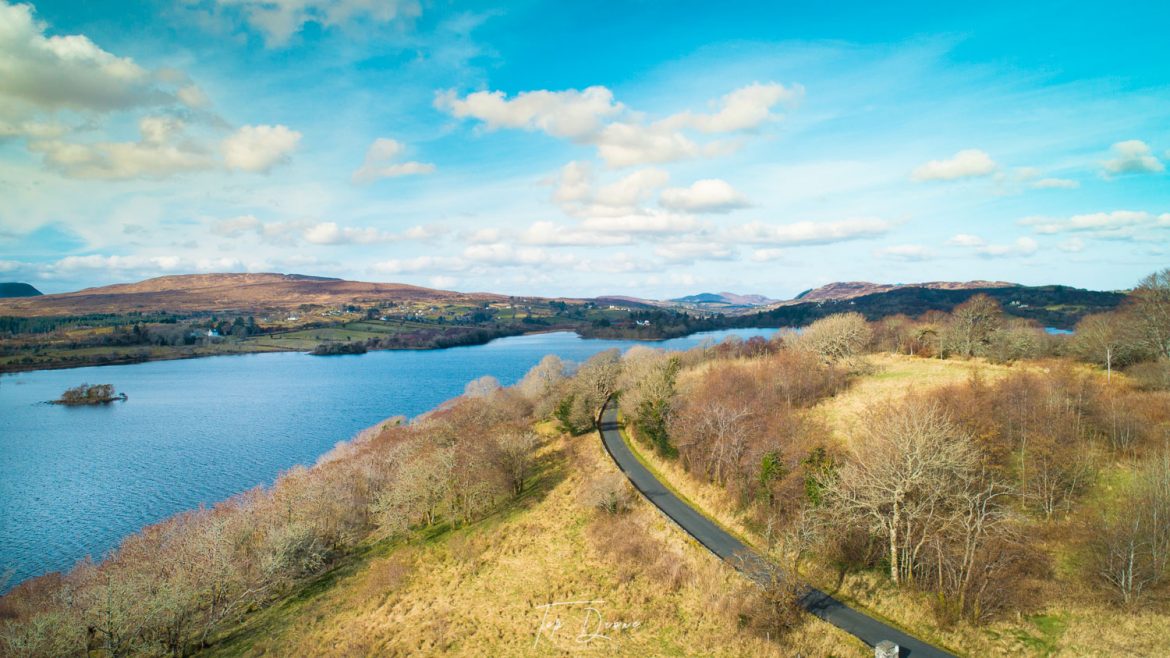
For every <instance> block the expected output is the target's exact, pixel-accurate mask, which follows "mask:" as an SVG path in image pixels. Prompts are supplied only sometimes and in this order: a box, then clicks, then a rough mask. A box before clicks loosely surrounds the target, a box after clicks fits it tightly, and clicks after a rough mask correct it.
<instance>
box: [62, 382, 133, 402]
mask: <svg viewBox="0 0 1170 658" xmlns="http://www.w3.org/2000/svg"><path fill="white" fill-rule="evenodd" d="M117 400H126V394H125V393H117V392H115V391H114V385H113V384H94V385H92V386H90V385H89V384H81V385H78V386H74V387H73V388H69V389H66V390H65V392H64V393H62V394H61V397H60V398H58V399H56V400H53V401H52V403H53V404H65V405H69V406H79V405H92V404H109V403H111V402H114V401H117Z"/></svg>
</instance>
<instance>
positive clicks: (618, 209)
mask: <svg viewBox="0 0 1170 658" xmlns="http://www.w3.org/2000/svg"><path fill="white" fill-rule="evenodd" d="M669 180H670V174H668V173H666V172H665V171H662V170H661V169H640V170H638V171H635V172H633V173H631V174H629V175H627V176H625V177H623V178H621V179H618V180H617V181H614V182H612V183H609V184H608V185H603V186H601V187H597V186H596V181H595V180H594V175H593V169H592V168H591V167H590V166H589V165H588V163H583V162H576V161H574V162H570V163H569V164H567V165H565V166H564V167H563V168H562V169H561V174H560V177H559V179H558V182H557V187H556V190H555V191H554V192H553V201H554V202H556V203H557V204H558V205H559V206H560V207H561V210H564V211H565V213H567V214H569V215H571V216H573V217H578V218H589V217H617V216H623V215H630V214H637V213H641V212H644V210H643V209H641V208H639V207H638V206H639V204H641V203H643V202H645V201H648V200H649V199H650V198H651V197H653V195H654V193H655V192H656V191H657V190H658V189H659V188H661V187H662V186H663V185H665V184H666V183H667V182H668V181H669Z"/></svg>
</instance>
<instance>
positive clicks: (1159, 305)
mask: <svg viewBox="0 0 1170 658" xmlns="http://www.w3.org/2000/svg"><path fill="white" fill-rule="evenodd" d="M1128 311H1129V313H1130V314H1131V315H1132V316H1133V317H1134V319H1135V321H1136V322H1135V325H1136V329H1137V331H1138V333H1139V336H1140V341H1141V343H1142V344H1143V345H1144V346H1145V347H1146V348H1147V349H1148V350H1149V351H1150V352H1152V353H1153V354H1156V355H1157V356H1158V358H1163V359H1170V267H1168V268H1166V269H1164V270H1162V271H1160V272H1154V273H1153V274H1151V275H1149V276H1147V277H1146V278H1144V279H1142V280H1141V281H1140V282H1138V285H1137V287H1136V288H1134V290H1133V292H1132V293H1131V294H1130V303H1129V305H1128Z"/></svg>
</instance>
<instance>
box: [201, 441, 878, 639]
mask: <svg viewBox="0 0 1170 658" xmlns="http://www.w3.org/2000/svg"><path fill="white" fill-rule="evenodd" d="M612 472H616V467H615V466H614V465H613V464H612V462H611V461H610V460H609V458H608V456H606V455H605V453H604V451H603V450H602V448H601V446H600V442H599V441H598V440H597V439H596V437H595V436H593V435H586V436H582V437H577V438H573V439H567V438H564V437H558V438H556V439H554V440H552V441H551V442H550V443H549V444H548V446H546V448H544V450H543V454H542V469H541V473H540V474H539V476H538V477H536V478H535V479H534V483H533V487H532V488H531V490H530V492H529V493H528V494H527V495H525V496H524V497H523V498H522V499H521V500H519V501H518V502H517V503H516V504H515V505H512V506H510V507H509V508H508V509H507V510H505V511H503V512H501V513H499V514H497V515H495V516H493V517H491V518H489V519H486V520H484V521H481V522H479V523H476V524H473V525H471V526H470V527H466V528H459V529H455V530H450V529H440V530H437V531H434V532H432V533H429V535H420V536H419V537H416V538H415V539H413V540H411V541H409V542H405V543H403V542H398V543H392V544H390V543H382V544H378V543H375V544H371V545H370V546H369V547H367V549H366V550H365V551H364V552H363V553H362V554H360V555H358V556H355V557H354V558H352V559H350V560H349V561H347V562H346V563H345V564H343V565H342V566H340V567H338V568H337V569H335V570H334V571H333V572H331V573H330V574H327V575H326V576H324V577H322V578H321V579H320V581H319V582H317V583H315V584H312V585H310V586H308V587H306V588H305V590H304V591H302V592H300V593H298V594H296V595H294V596H292V597H289V598H288V599H286V600H284V601H282V602H279V603H278V604H276V605H274V606H273V607H271V608H269V609H267V610H265V611H263V612H261V613H258V614H256V615H254V616H253V617H252V618H250V619H249V620H248V621H247V623H246V624H245V625H244V626H242V627H240V628H238V629H235V630H234V631H232V632H230V633H228V634H227V635H226V637H223V638H221V639H220V641H219V642H218V643H217V644H216V645H215V646H213V647H212V649H211V650H210V651H208V652H207V653H208V654H210V655H214V656H257V655H317V656H362V655H369V656H375V655H376V656H396V655H418V654H435V653H450V654H454V655H469V656H470V655H474V656H482V655H509V656H512V655H520V656H523V655H549V654H559V653H564V652H568V651H572V652H580V651H587V652H593V653H602V654H605V655H629V656H646V655H655V656H659V655H680V656H681V655H726V656H742V655H772V654H774V653H775V652H776V649H777V645H776V644H774V643H771V642H768V641H766V640H764V639H760V638H757V637H753V636H752V635H751V634H750V633H749V632H747V631H745V630H743V629H741V628H739V619H738V612H739V611H740V609H741V608H740V606H741V604H742V600H743V599H744V597H745V595H746V594H748V592H749V591H750V587H749V586H748V585H746V584H745V582H744V581H743V580H742V579H741V578H740V577H739V576H738V575H737V574H736V573H734V572H733V571H732V570H731V569H729V568H727V567H725V566H723V565H722V564H721V563H719V562H718V561H717V560H716V559H715V558H714V557H713V556H711V555H710V554H709V553H707V552H706V550H705V549H703V548H702V547H701V546H699V545H698V544H697V543H695V542H693V541H692V540H691V539H690V538H689V537H688V536H686V535H685V534H684V533H683V532H682V531H681V530H679V529H678V528H676V527H675V526H673V525H671V524H669V523H668V522H667V521H666V520H665V519H664V518H663V517H662V516H661V515H660V514H658V513H657V511H656V510H654V509H653V508H652V507H650V506H649V504H648V503H645V502H644V501H642V500H641V499H639V501H638V502H637V503H636V505H635V508H634V510H633V511H632V512H630V513H629V514H628V515H627V516H626V517H620V518H618V519H614V518H612V517H606V516H603V515H600V514H599V513H597V512H595V511H593V510H592V509H590V508H588V507H586V506H584V505H583V504H582V503H581V502H579V501H580V500H581V498H582V496H583V494H584V491H585V490H586V488H587V486H588V482H589V481H590V480H591V479H592V478H593V477H595V476H596V475H597V474H601V473H612ZM596 599H602V600H604V603H603V604H599V605H597V606H596V607H597V608H598V609H599V611H600V612H601V614H602V615H603V616H604V618H605V620H606V621H619V620H620V621H626V622H635V621H636V622H640V626H639V627H638V628H634V629H629V630H625V631H604V633H605V634H607V635H608V636H610V638H611V639H610V640H596V641H594V642H592V643H590V644H578V643H576V642H575V641H574V637H575V636H576V634H577V633H578V632H579V629H580V627H581V624H582V621H583V620H584V616H583V615H584V614H585V613H584V610H583V609H581V608H575V609H573V610H572V611H570V612H565V613H563V615H562V617H561V618H562V621H563V623H564V626H563V627H562V628H561V629H560V630H558V631H556V632H555V633H554V634H553V637H552V639H551V640H550V639H548V638H546V639H542V640H541V641H540V642H539V644H538V645H537V646H534V641H535V639H536V635H535V633H536V630H537V628H538V627H539V625H540V622H541V612H542V611H541V610H540V609H538V608H537V607H536V606H539V605H542V604H545V603H549V602H563V601H578V600H596ZM554 616H555V615H550V616H549V618H548V620H547V621H549V622H551V621H552V619H553V618H554ZM786 644H787V646H789V647H791V649H790V650H789V651H787V652H786V653H792V652H795V651H803V653H804V654H805V655H818V656H820V655H837V656H854V655H856V656H860V655H866V653H867V651H866V650H865V648H864V647H863V646H862V645H860V644H859V643H858V642H857V641H856V640H854V639H853V638H852V637H850V636H848V635H845V634H843V633H841V632H840V631H837V630H836V629H835V628H833V627H831V626H828V625H826V624H824V623H823V622H820V621H819V620H816V619H812V618H810V619H809V620H808V621H807V622H806V623H805V624H804V625H803V626H802V627H801V628H800V629H799V630H797V631H796V632H795V634H794V635H793V636H792V637H791V638H789V639H788V640H787V641H786Z"/></svg>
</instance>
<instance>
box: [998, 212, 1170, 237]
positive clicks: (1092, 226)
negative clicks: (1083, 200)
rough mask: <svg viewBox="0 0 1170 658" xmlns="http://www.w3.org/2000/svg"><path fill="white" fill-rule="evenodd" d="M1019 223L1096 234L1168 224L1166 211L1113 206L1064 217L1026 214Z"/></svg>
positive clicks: (1051, 230) (1051, 231)
mask: <svg viewBox="0 0 1170 658" xmlns="http://www.w3.org/2000/svg"><path fill="white" fill-rule="evenodd" d="M1019 223H1020V224H1021V225H1024V226H1031V227H1033V230H1035V231H1036V232H1037V233H1043V234H1049V235H1050V234H1054V233H1072V232H1082V231H1088V232H1093V233H1096V234H1099V235H1108V234H1122V236H1124V235H1130V234H1131V233H1130V231H1131V230H1132V229H1138V228H1168V227H1170V213H1163V214H1162V215H1154V214H1153V213H1149V212H1145V211H1135V210H1114V211H1112V212H1096V213H1087V214H1083V215H1073V216H1072V217H1069V218H1067V219H1051V218H1047V217H1028V218H1025V219H1022V220H1020V222H1019Z"/></svg>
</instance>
